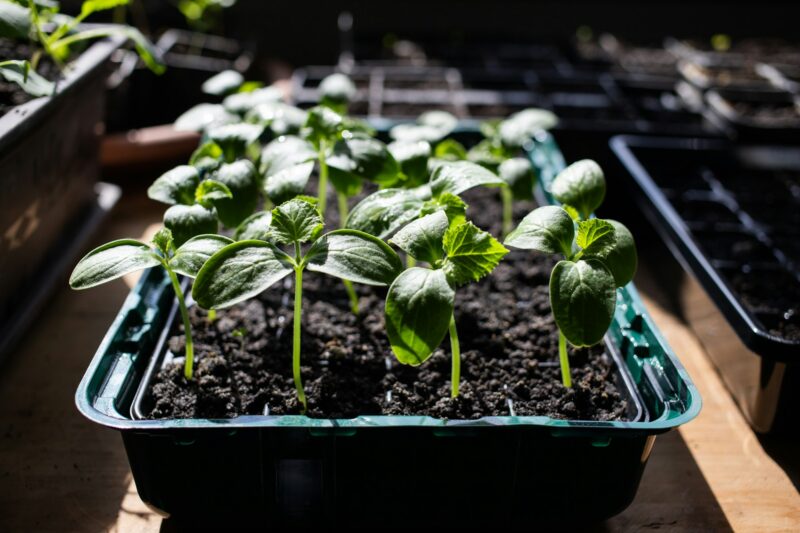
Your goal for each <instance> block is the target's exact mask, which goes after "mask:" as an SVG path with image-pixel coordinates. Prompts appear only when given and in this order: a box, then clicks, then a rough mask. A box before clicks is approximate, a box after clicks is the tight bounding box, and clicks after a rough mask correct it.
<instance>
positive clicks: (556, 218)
mask: <svg viewBox="0 0 800 533" xmlns="http://www.w3.org/2000/svg"><path fill="white" fill-rule="evenodd" d="M574 238H575V224H574V222H573V221H572V218H570V216H569V215H568V214H567V212H566V211H564V210H563V209H561V208H560V207H557V206H554V205H546V206H542V207H539V208H537V209H534V210H533V211H531V212H530V213H528V215H526V216H525V218H523V219H522V221H521V222H520V223H519V226H517V229H515V230H514V231H512V232H511V233H509V234H508V237H506V240H505V243H504V244H506V245H507V246H511V247H513V248H523V249H528V250H537V251H539V252H543V253H546V254H557V253H562V254H564V255H565V256H566V257H569V256H570V255H571V254H572V240H573V239H574Z"/></svg>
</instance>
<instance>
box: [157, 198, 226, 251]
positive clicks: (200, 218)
mask: <svg viewBox="0 0 800 533" xmlns="http://www.w3.org/2000/svg"><path fill="white" fill-rule="evenodd" d="M164 226H166V227H167V228H169V230H170V231H171V232H172V238H173V239H174V241H175V246H181V245H182V244H183V243H185V242H186V241H188V240H189V239H191V238H192V237H194V236H195V235H202V234H205V233H216V232H217V230H218V229H219V222H218V221H217V216H216V214H215V213H214V211H213V210H211V209H206V208H205V207H203V206H202V205H200V204H194V205H181V204H178V205H173V206H172V207H170V208H169V209H167V210H166V211H165V212H164Z"/></svg>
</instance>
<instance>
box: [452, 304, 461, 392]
mask: <svg viewBox="0 0 800 533" xmlns="http://www.w3.org/2000/svg"><path fill="white" fill-rule="evenodd" d="M450 358H451V360H452V364H453V366H452V369H451V372H450V397H451V398H455V397H456V396H458V386H459V384H460V383H461V346H460V345H459V343H458V331H457V330H456V317H455V316H454V315H452V314H451V315H450Z"/></svg>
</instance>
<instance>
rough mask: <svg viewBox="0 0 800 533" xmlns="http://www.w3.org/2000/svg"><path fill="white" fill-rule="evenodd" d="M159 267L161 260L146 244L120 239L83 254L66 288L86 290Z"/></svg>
mask: <svg viewBox="0 0 800 533" xmlns="http://www.w3.org/2000/svg"><path fill="white" fill-rule="evenodd" d="M160 264H161V259H160V258H159V257H158V256H157V255H156V254H155V253H154V252H153V250H152V249H151V248H150V247H149V246H147V245H146V244H144V243H142V242H139V241H135V240H133V239H121V240H118V241H112V242H109V243H107V244H104V245H102V246H99V247H97V248H95V249H94V250H92V251H91V252H89V253H88V254H86V255H85V256H84V257H83V259H81V260H80V261H79V262H78V264H77V265H76V266H75V269H74V270H73V271H72V275H71V276H70V278H69V285H70V287H72V288H73V289H88V288H90V287H95V286H97V285H100V284H101V283H105V282H107V281H111V280H113V279H117V278H120V277H122V276H124V275H125V274H129V273H131V272H136V271H137V270H142V269H144V268H150V267H154V266H157V265H160Z"/></svg>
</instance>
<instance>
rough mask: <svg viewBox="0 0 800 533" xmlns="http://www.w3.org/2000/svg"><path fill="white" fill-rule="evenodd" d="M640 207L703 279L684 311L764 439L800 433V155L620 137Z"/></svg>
mask: <svg viewBox="0 0 800 533" xmlns="http://www.w3.org/2000/svg"><path fill="white" fill-rule="evenodd" d="M612 148H613V150H614V152H615V153H616V154H617V156H618V157H619V158H620V159H621V160H622V162H623V164H624V165H625V167H626V168H627V169H628V171H629V172H630V174H631V175H632V176H633V178H634V182H635V184H636V187H635V193H636V196H637V200H638V201H637V204H638V205H640V206H641V208H642V209H643V210H644V214H645V215H646V217H647V218H648V220H649V221H650V222H651V223H652V224H653V226H654V227H655V229H656V230H657V231H658V233H659V234H660V235H661V237H662V238H663V239H664V240H665V241H666V243H667V245H668V247H669V248H670V250H671V251H672V253H673V255H674V256H675V257H676V259H677V260H678V261H679V262H680V264H681V265H682V266H683V267H684V269H686V271H687V272H689V273H690V274H692V276H693V279H687V280H686V285H685V286H684V290H683V292H682V294H681V302H682V304H683V308H684V313H685V314H686V316H687V318H688V319H689V321H690V323H691V324H692V326H693V327H694V329H695V330H696V331H697V333H698V335H699V336H700V337H701V340H703V343H704V345H705V347H706V349H707V351H708V353H709V355H710V356H711V357H712V359H713V360H714V362H715V363H716V365H717V367H718V368H719V370H720V372H721V373H722V375H723V377H724V378H725V381H726V383H727V385H728V387H729V388H730V389H731V392H732V393H733V395H734V396H735V397H736V399H737V401H738V403H739V405H740V406H741V408H742V410H743V411H744V413H745V415H746V416H747V418H748V419H749V420H750V422H751V424H753V426H754V427H755V428H756V429H757V430H758V431H762V432H763V431H770V430H779V429H780V430H789V431H797V428H796V425H795V424H794V423H793V422H792V420H794V419H795V418H796V413H797V412H798V411H797V409H798V407H800V394H798V393H797V391H794V390H793V389H794V387H795V385H796V384H797V381H798V379H799V377H798V374H799V373H800V367H799V366H798V362H799V361H800V245H798V242H800V148H798V147H769V146H746V145H740V146H737V145H732V144H729V143H725V142H721V141H711V140H702V139H674V138H673V139H669V138H660V139H658V138H646V137H616V138H614V139H613V140H612Z"/></svg>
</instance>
